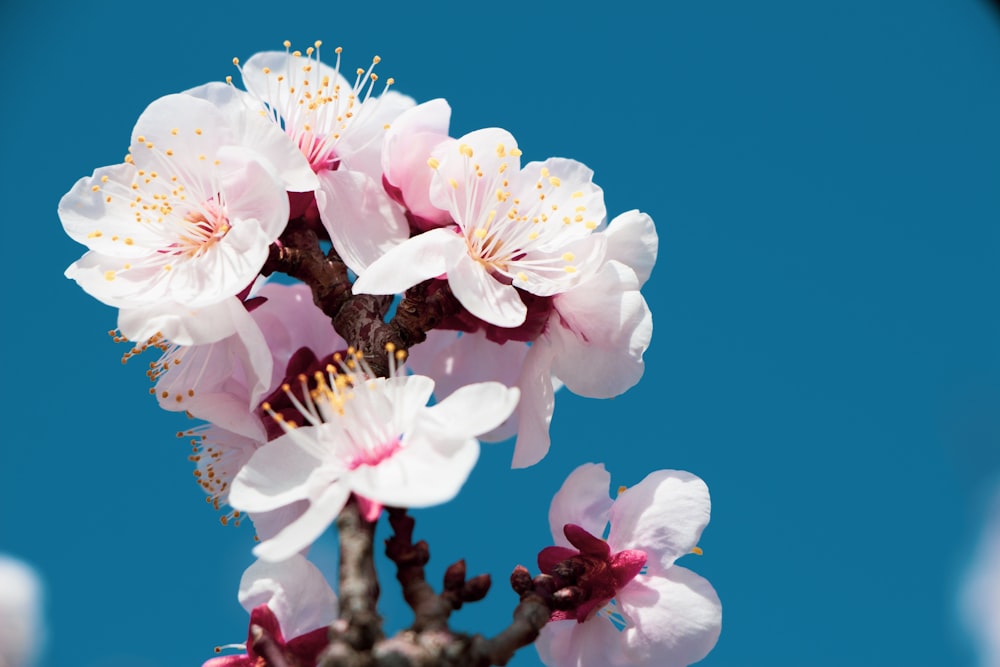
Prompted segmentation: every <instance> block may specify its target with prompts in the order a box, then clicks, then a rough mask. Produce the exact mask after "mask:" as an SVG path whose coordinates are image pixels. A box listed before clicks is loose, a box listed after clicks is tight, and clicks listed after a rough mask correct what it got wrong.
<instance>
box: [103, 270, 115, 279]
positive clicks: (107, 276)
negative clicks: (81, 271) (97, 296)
mask: <svg viewBox="0 0 1000 667" xmlns="http://www.w3.org/2000/svg"><path fill="white" fill-rule="evenodd" d="M104 279H105V280H108V281H111V280H114V279H115V272H114V271H105V272H104Z"/></svg>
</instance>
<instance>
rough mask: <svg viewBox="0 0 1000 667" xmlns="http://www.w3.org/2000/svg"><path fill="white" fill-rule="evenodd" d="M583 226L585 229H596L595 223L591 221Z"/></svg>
mask: <svg viewBox="0 0 1000 667" xmlns="http://www.w3.org/2000/svg"><path fill="white" fill-rule="evenodd" d="M583 226H584V227H586V228H587V229H597V223H596V222H593V221H590V222H587V223H584V225H583Z"/></svg>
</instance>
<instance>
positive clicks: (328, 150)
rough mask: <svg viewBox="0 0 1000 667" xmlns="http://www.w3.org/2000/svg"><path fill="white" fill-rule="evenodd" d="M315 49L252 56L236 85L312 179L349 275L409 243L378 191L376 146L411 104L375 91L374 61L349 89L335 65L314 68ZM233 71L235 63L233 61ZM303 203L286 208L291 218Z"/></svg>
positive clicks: (397, 214)
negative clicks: (301, 157)
mask: <svg viewBox="0 0 1000 667" xmlns="http://www.w3.org/2000/svg"><path fill="white" fill-rule="evenodd" d="M320 46H321V42H318V41H317V42H315V43H314V45H313V46H311V47H309V48H308V49H306V51H305V53H304V54H303V53H302V52H301V51H289V50H287V49H290V47H291V43H290V42H285V48H286V51H283V52H282V51H266V52H263V53H257V54H255V55H254V56H252V57H251V58H250V59H249V60H247V62H246V63H245V64H244V65H243V66H242V67H240V72H241V74H242V75H243V84H244V85H245V86H246V89H247V92H248V93H249V94H250V95H251V96H252V97H254V98H256V100H258V107H259V108H260V109H261V110H262V111H263V112H264V114H265V115H266V116H267V117H269V118H270V119H271V120H272V121H273V122H274V124H275V125H276V126H280V127H281V128H283V129H284V131H285V133H286V134H287V135H288V136H289V137H290V138H291V140H292V143H293V144H294V145H295V146H297V147H298V149H299V150H300V151H301V153H302V154H303V155H305V157H306V158H307V160H308V161H309V164H310V166H311V167H312V170H313V171H314V172H315V173H316V175H317V177H318V178H319V188H318V189H317V190H316V193H315V203H316V205H317V207H318V210H319V215H320V218H321V219H322V221H323V226H324V227H325V228H326V231H327V233H328V234H329V235H330V240H331V241H332V242H333V245H334V247H335V248H336V249H337V252H338V253H339V254H340V257H341V258H342V259H343V260H344V263H345V264H347V266H348V268H350V269H351V270H352V271H354V272H355V273H361V272H363V271H364V270H365V268H366V267H367V265H368V264H369V263H371V262H372V261H374V260H375V258H376V257H378V256H380V255H381V254H382V253H384V252H385V251H386V250H388V249H389V248H391V247H393V246H395V245H397V244H399V243H402V242H403V241H404V240H406V238H407V237H408V236H409V226H408V225H407V224H406V218H405V215H404V213H403V209H402V208H401V207H400V206H399V205H397V204H396V203H395V202H393V201H392V200H391V199H390V197H389V196H388V194H387V193H386V192H385V190H384V188H383V187H382V169H381V163H382V141H383V138H384V137H385V133H386V130H387V129H388V128H389V127H390V124H391V123H392V122H393V121H394V120H395V119H396V117H397V116H399V114H401V113H402V112H403V111H405V110H406V109H409V108H411V107H413V106H414V104H415V102H414V101H413V99H412V98H410V97H407V96H406V95H401V94H399V93H397V92H395V91H391V90H388V88H389V86H391V85H392V83H393V80H392V79H391V78H389V79H387V80H386V83H385V87H384V88H383V89H382V91H381V94H379V92H376V91H375V86H376V82H377V81H378V79H379V77H378V74H376V73H375V71H374V70H375V66H376V65H378V63H379V62H380V58H379V57H378V56H375V57H374V58H373V59H372V62H371V65H370V66H369V67H368V68H367V69H364V68H359V69H358V70H357V71H356V76H355V78H354V83H351V82H350V81H349V80H348V79H346V78H345V77H344V76H343V75H342V73H341V64H340V60H341V49H340V48H339V47H338V48H337V49H336V50H335V53H336V55H337V60H336V63H335V64H334V66H333V67H330V66H328V65H326V64H324V63H323V62H321V61H320ZM237 65H238V61H237ZM310 205H311V202H308V201H293V210H292V216H293V217H295V216H297V215H299V214H300V213H302V212H304V211H305V210H306V209H307V208H308V207H309V206H310Z"/></svg>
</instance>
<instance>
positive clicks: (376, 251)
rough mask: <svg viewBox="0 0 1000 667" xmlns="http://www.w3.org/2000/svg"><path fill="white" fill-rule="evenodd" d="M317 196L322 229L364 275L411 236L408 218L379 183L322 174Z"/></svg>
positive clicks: (344, 174) (344, 173)
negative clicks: (371, 265)
mask: <svg viewBox="0 0 1000 667" xmlns="http://www.w3.org/2000/svg"><path fill="white" fill-rule="evenodd" d="M319 180H320V183H321V189H320V190H319V191H318V192H317V193H316V204H317V206H318V207H319V213H320V218H321V219H322V221H323V226H324V227H326V231H327V232H328V233H329V234H330V239H331V241H332V242H333V247H334V248H336V249H337V252H338V253H339V254H340V257H341V259H343V260H344V263H345V264H347V268H349V269H350V270H351V271H354V273H355V274H357V275H361V274H362V273H364V272H365V270H366V269H367V268H368V266H369V265H370V264H372V263H373V262H374V261H375V260H377V259H378V258H379V257H381V256H382V255H384V254H385V253H386V252H388V251H389V250H390V249H392V248H394V247H396V246H398V245H400V244H401V243H403V242H404V241H406V240H407V239H408V238H409V236H410V228H409V225H407V223H406V216H405V215H404V213H403V210H402V208H400V206H399V204H397V203H395V202H394V201H392V200H391V199H389V195H387V194H386V193H385V189H384V188H383V187H382V184H381V183H380V182H377V181H375V180H374V179H373V178H372V177H371V176H368V175H366V174H363V173H361V172H354V171H344V170H339V169H338V170H337V171H323V172H322V173H321V174H320V175H319Z"/></svg>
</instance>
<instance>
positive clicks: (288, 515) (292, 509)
mask: <svg viewBox="0 0 1000 667" xmlns="http://www.w3.org/2000/svg"><path fill="white" fill-rule="evenodd" d="M307 509H309V501H308V500H296V501H295V502H294V503H291V504H290V505H285V506H284V507H279V508H278V509H276V510H268V511H267V512H249V513H248V516H249V517H250V520H251V521H253V527H254V530H255V531H256V532H257V537H258V538H259V539H260V540H261V541H264V540H269V539H271V538H272V537H274V536H275V535H277V534H278V533H280V532H281V531H283V530H284V529H285V527H286V526H288V525H290V524H291V523H293V522H294V521H296V520H298V518H299V517H301V516H302V515H303V514H305V513H306V510H307ZM305 552H306V550H303V552H302V555H303V556H304V555H305Z"/></svg>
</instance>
